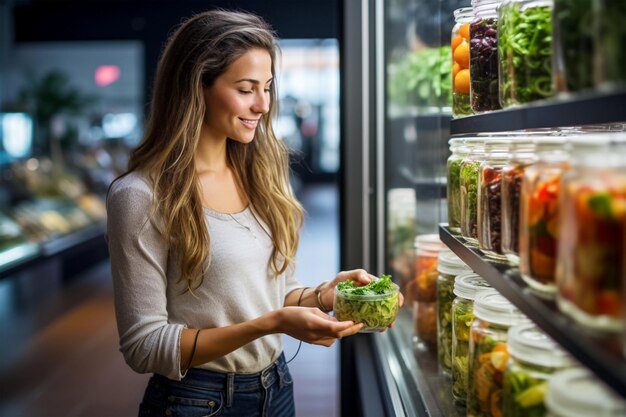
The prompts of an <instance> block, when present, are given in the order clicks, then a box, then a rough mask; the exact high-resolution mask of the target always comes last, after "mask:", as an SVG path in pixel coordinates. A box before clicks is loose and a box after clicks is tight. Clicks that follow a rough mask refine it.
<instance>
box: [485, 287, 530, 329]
mask: <svg viewBox="0 0 626 417" xmlns="http://www.w3.org/2000/svg"><path fill="white" fill-rule="evenodd" d="M474 316H476V317H477V318H479V319H481V320H485V321H488V322H489V323H494V324H500V325H502V326H509V327H510V326H515V325H516V324H520V323H524V322H526V321H528V317H526V315H525V314H524V313H522V312H521V311H519V310H518V308H517V307H515V306H514V305H513V304H512V303H511V302H510V301H509V300H507V299H506V298H505V297H504V296H503V295H502V294H500V293H499V292H498V291H496V290H495V289H488V290H483V291H480V292H479V293H478V294H476V298H475V299H474Z"/></svg>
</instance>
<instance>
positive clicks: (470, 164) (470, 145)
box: [459, 138, 485, 246]
mask: <svg viewBox="0 0 626 417" xmlns="http://www.w3.org/2000/svg"><path fill="white" fill-rule="evenodd" d="M465 143H466V144H467V149H468V154H467V155H466V156H465V158H463V161H462V162H461V169H460V171H459V186H460V188H461V236H463V239H465V241H466V243H467V244H468V245H469V246H478V173H479V170H480V164H481V162H482V160H483V159H484V157H485V140H484V139H482V138H469V139H466V142H465Z"/></svg>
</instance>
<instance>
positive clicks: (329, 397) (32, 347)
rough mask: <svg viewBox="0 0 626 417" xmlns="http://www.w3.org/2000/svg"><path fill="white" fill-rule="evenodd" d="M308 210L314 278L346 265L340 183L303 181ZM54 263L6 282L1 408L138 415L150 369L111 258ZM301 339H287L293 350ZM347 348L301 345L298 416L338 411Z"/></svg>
mask: <svg viewBox="0 0 626 417" xmlns="http://www.w3.org/2000/svg"><path fill="white" fill-rule="evenodd" d="M301 200H302V202H303V204H304V206H305V208H306V210H307V213H308V215H307V218H306V222H305V227H304V229H303V231H302V235H301V244H300V251H299V254H298V276H299V279H300V281H301V282H302V283H303V284H304V285H306V286H314V285H316V284H317V283H318V282H320V281H322V280H325V279H331V278H332V277H333V276H334V274H335V273H336V272H337V271H338V267H339V237H338V236H339V234H338V233H339V232H338V221H337V203H338V198H337V191H336V189H335V188H334V187H333V186H314V187H307V188H304V189H303V191H302V193H301ZM55 268H56V265H55V264H54V262H52V263H50V264H46V265H43V266H42V267H41V268H39V270H37V271H30V273H28V274H21V275H19V276H17V277H16V278H15V279H5V280H3V281H0V416H6V417H19V416H29V417H38V416H42V417H43V416H46V417H47V416H51V417H52V416H65V417H73V416H89V417H99V416H107V417H108V416H111V417H113V416H115V417H121V416H133V415H136V412H137V406H138V403H139V401H140V398H141V395H142V393H143V389H144V386H145V383H146V381H147V379H148V377H149V376H148V375H138V374H135V373H134V372H133V371H131V370H130V369H129V368H128V367H127V366H126V364H125V363H124V361H123V358H122V355H121V354H120V353H119V351H118V344H117V343H118V340H117V330H116V326H115V322H114V315H113V301H112V289H111V283H110V275H109V265H108V263H107V262H103V263H100V264H98V265H95V266H94V267H93V268H91V269H89V270H88V271H87V272H86V273H84V274H82V275H81V276H80V277H78V278H76V279H73V280H72V281H71V282H69V283H68V282H66V281H67V280H64V279H63V277H62V276H60V274H58V273H56V271H55ZM297 347H298V343H297V342H296V341H295V340H293V339H291V338H288V337H285V354H286V356H287V358H288V359H289V358H291V357H292V356H293V354H294V353H295V352H296V350H297ZM338 354H339V350H338V348H337V345H334V346H333V347H331V348H323V347H319V346H313V345H308V344H303V345H302V348H301V350H300V353H299V354H298V356H297V357H296V358H295V359H294V360H293V362H291V363H290V368H291V371H292V374H293V377H294V380H295V395H296V407H297V415H298V416H299V417H309V416H311V417H335V416H338V414H339V412H338V409H339V404H338V401H339V357H338Z"/></svg>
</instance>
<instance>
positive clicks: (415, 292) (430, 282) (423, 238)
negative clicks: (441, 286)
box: [405, 234, 451, 348]
mask: <svg viewBox="0 0 626 417" xmlns="http://www.w3.org/2000/svg"><path fill="white" fill-rule="evenodd" d="M415 249H416V252H415V257H416V263H415V274H416V276H415V279H414V280H413V283H412V284H413V285H412V288H410V290H409V291H408V293H409V294H410V295H411V299H410V304H409V305H412V307H413V323H414V328H415V336H416V341H417V342H418V343H419V344H420V346H421V347H424V348H428V347H435V346H436V344H437V277H438V276H439V272H438V271H437V259H438V257H439V253H440V252H448V253H451V251H450V249H448V248H446V246H445V245H444V244H443V243H441V240H439V235H437V234H428V235H419V236H417V237H416V238H415ZM405 304H406V301H405Z"/></svg>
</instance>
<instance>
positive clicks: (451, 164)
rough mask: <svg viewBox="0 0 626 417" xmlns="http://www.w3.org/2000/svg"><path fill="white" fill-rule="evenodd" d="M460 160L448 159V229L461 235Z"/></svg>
mask: <svg viewBox="0 0 626 417" xmlns="http://www.w3.org/2000/svg"><path fill="white" fill-rule="evenodd" d="M462 162H463V160H462V158H454V157H453V156H452V157H450V158H449V159H448V163H447V172H448V187H447V201H448V227H449V228H450V231H451V232H453V233H457V234H460V233H461V163H462Z"/></svg>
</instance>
